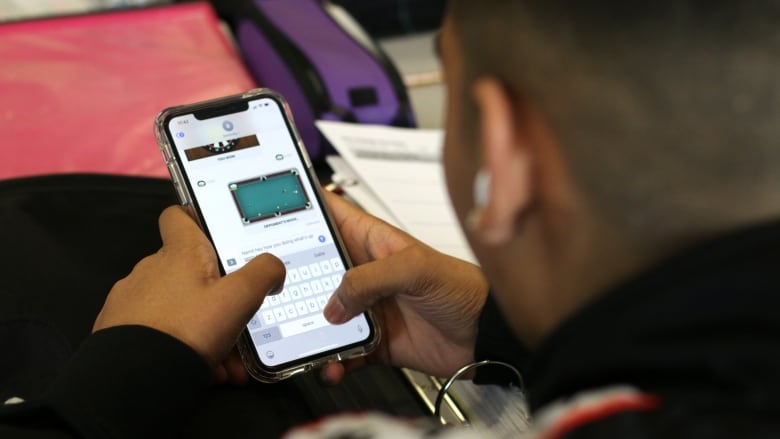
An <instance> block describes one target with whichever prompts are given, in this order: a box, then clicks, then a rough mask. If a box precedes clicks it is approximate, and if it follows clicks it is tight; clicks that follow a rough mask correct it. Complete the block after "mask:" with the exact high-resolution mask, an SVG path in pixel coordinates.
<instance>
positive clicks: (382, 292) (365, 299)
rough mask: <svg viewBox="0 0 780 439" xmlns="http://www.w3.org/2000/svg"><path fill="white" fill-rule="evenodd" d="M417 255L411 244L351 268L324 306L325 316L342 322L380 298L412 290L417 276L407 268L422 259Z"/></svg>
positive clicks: (415, 248) (337, 322) (329, 319)
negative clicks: (392, 253) (393, 252)
mask: <svg viewBox="0 0 780 439" xmlns="http://www.w3.org/2000/svg"><path fill="white" fill-rule="evenodd" d="M419 257H420V251H419V248H418V247H417V246H410V247H408V248H406V249H404V250H402V251H400V252H398V253H396V254H394V255H391V256H388V257H387V258H384V259H379V260H376V261H373V262H369V263H367V264H363V265H360V266H358V267H354V268H352V269H350V270H349V271H347V272H346V273H345V274H344V278H343V279H342V281H341V285H339V287H338V288H336V290H335V291H334V292H333V295H332V296H331V298H330V300H329V301H328V304H327V305H326V306H325V309H324V310H323V314H324V316H325V319H327V320H328V321H329V322H331V323H333V324H340V323H344V322H347V321H349V320H350V319H351V318H352V317H355V316H356V315H358V314H360V313H361V312H363V311H365V310H366V309H368V308H370V307H371V306H372V305H373V304H374V303H376V302H377V301H379V300H381V299H383V298H386V297H390V296H394V295H396V294H400V293H404V292H408V291H413V290H414V287H415V285H417V283H418V281H419V278H418V276H416V275H415V273H413V272H412V271H413V270H409V266H410V265H409V264H410V262H411V263H413V264H417V263H422V261H420V260H419ZM413 266H416V265H413Z"/></svg>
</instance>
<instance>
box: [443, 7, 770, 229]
mask: <svg viewBox="0 0 780 439" xmlns="http://www.w3.org/2000/svg"><path fill="white" fill-rule="evenodd" d="M448 13H449V17H450V19H451V20H452V23H453V25H454V28H455V31H456V35H457V40H458V44H459V47H460V49H461V51H462V57H463V59H464V64H465V72H464V74H465V78H466V81H467V83H468V82H470V81H473V80H474V79H475V78H477V77H479V76H483V75H491V76H495V77H497V78H498V79H500V80H501V81H502V82H503V83H504V84H505V86H506V87H507V88H508V90H509V91H510V92H511V93H513V94H514V95H516V96H518V97H520V98H522V99H527V100H528V102H529V103H531V104H532V105H534V106H535V107H536V108H537V109H538V110H539V111H541V112H542V114H543V115H544V116H545V117H546V118H547V120H548V121H549V122H550V124H551V125H552V129H553V130H554V131H555V133H556V135H557V137H558V139H559V140H560V142H561V147H562V149H563V150H564V152H565V155H566V157H567V159H568V164H569V167H570V169H571V170H572V174H573V176H574V178H575V181H576V183H577V184H579V186H580V187H581V189H582V190H583V192H584V193H585V194H586V196H588V197H589V199H590V201H591V202H592V204H593V205H595V206H596V208H597V209H598V210H599V211H601V212H603V213H604V215H605V216H606V217H608V219H610V220H611V221H612V222H613V223H614V224H615V225H617V226H618V227H623V228H625V229H626V230H628V231H630V232H632V231H633V232H638V231H639V232H641V234H642V236H643V237H644V238H646V239H657V238H658V237H659V236H663V237H671V236H690V235H691V234H702V233H710V232H715V231H719V230H721V229H724V228H728V227H734V226H736V225H738V224H742V223H745V222H749V221H755V220H758V219H763V218H766V217H770V216H774V215H777V214H779V213H780V191H779V190H780V2H777V1H771V0H751V1H744V2H739V1H721V0H711V1H706V0H696V1H694V0H676V1H664V0H661V1H655V2H653V1H635V0H626V1H620V2H618V1H612V0H609V1H608V0H576V1H574V0H572V1H544V0H526V1H523V0H481V1H473V0H450V4H449V11H448ZM465 96H466V95H465V94H464V96H462V98H463V100H464V103H463V104H464V105H465V106H469V105H471V104H470V103H468V102H466V101H468V99H466V98H465Z"/></svg>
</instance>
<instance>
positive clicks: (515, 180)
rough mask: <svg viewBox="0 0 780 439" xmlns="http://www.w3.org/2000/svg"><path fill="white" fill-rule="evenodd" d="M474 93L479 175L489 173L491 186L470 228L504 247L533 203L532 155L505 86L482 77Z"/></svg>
mask: <svg viewBox="0 0 780 439" xmlns="http://www.w3.org/2000/svg"><path fill="white" fill-rule="evenodd" d="M472 91H473V97H474V101H475V104H476V106H477V110H478V114H479V121H478V124H479V138H478V142H479V148H480V151H481V153H482V159H483V165H482V166H483V168H482V170H481V171H480V172H486V173H488V175H489V180H490V184H489V189H488V190H487V200H485V201H486V202H485V203H484V205H483V206H476V207H477V209H479V210H480V211H479V214H478V215H477V217H476V218H475V220H474V221H473V223H472V224H471V229H472V232H473V233H474V234H475V235H476V236H477V237H478V238H479V239H480V240H481V241H482V242H484V243H485V244H489V245H501V244H504V243H506V242H507V241H509V240H510V239H511V238H512V236H513V235H514V232H515V225H516V224H517V222H518V219H519V218H520V217H521V216H522V215H523V213H524V212H525V211H526V209H527V208H528V205H529V204H530V202H531V198H532V191H533V188H532V176H531V154H530V151H529V149H528V145H526V144H525V143H524V141H523V138H522V136H521V135H520V134H521V132H520V129H519V127H518V125H517V124H518V120H520V118H519V117H518V116H519V115H518V114H517V112H518V111H519V109H518V108H517V107H516V106H515V105H514V103H513V102H512V99H511V96H510V95H509V94H508V92H507V91H506V89H505V88H504V87H503V86H502V84H501V83H500V82H499V81H498V80H497V79H495V78H481V79H479V80H477V81H476V82H475V83H474V85H473V90H472Z"/></svg>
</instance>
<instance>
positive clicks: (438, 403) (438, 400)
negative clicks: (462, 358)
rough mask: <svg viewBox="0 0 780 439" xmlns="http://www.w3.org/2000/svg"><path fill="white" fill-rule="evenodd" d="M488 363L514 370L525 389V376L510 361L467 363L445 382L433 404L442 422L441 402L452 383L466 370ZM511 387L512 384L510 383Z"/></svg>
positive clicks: (435, 412)
mask: <svg viewBox="0 0 780 439" xmlns="http://www.w3.org/2000/svg"><path fill="white" fill-rule="evenodd" d="M486 365H496V366H503V367H506V368H508V369H509V370H511V371H512V372H514V374H515V376H517V382H518V384H520V389H523V388H524V387H525V385H524V384H523V376H522V375H521V374H520V371H519V370H517V368H516V367H514V366H512V365H511V364H509V363H505V362H503V361H493V360H482V361H478V362H475V363H470V364H467V365H465V366H463V367H461V368H460V369H458V370H457V371H456V372H455V373H454V374H453V375H452V376H451V377H450V378H449V379H448V380H447V381H445V382H444V385H443V386H442V387H441V389H439V393H438V394H437V395H436V402H435V403H434V406H433V415H434V416H435V417H436V418H437V419H438V420H439V422H441V423H442V424H446V422H445V421H444V419H442V417H441V403H442V401H444V396H445V395H447V392H448V391H449V390H450V387H451V386H452V384H453V383H454V382H455V380H457V379H458V378H460V377H461V376H462V375H463V374H465V373H466V372H469V371H471V370H473V369H476V368H478V367H480V366H486ZM510 387H511V384H510Z"/></svg>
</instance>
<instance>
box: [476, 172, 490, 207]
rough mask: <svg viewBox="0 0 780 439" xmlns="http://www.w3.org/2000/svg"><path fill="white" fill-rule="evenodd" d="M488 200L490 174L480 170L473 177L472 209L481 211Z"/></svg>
mask: <svg viewBox="0 0 780 439" xmlns="http://www.w3.org/2000/svg"><path fill="white" fill-rule="evenodd" d="M489 199H490V172H488V170H487V169H484V168H483V169H480V170H479V171H478V172H477V175H476V176H475V177H474V208H475V209H482V208H484V207H485V206H487V203H488V200H489Z"/></svg>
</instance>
